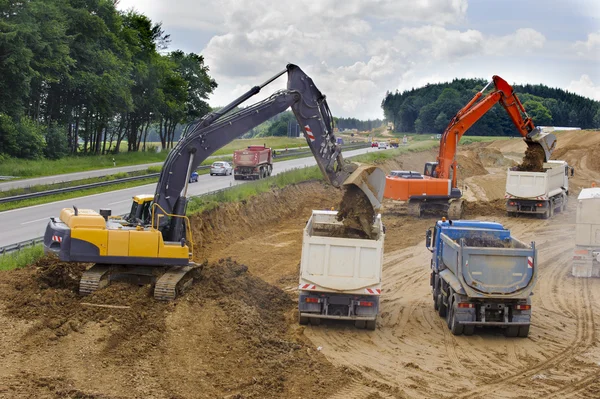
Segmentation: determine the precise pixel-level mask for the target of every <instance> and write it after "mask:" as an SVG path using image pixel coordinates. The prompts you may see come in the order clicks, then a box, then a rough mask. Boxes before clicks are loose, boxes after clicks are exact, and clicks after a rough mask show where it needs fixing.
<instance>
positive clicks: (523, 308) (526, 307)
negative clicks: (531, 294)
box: [515, 305, 531, 310]
mask: <svg viewBox="0 0 600 399" xmlns="http://www.w3.org/2000/svg"><path fill="white" fill-rule="evenodd" d="M515 309H517V310H530V309H531V305H516V306H515Z"/></svg>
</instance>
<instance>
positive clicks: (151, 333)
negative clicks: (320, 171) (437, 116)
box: [0, 132, 600, 399]
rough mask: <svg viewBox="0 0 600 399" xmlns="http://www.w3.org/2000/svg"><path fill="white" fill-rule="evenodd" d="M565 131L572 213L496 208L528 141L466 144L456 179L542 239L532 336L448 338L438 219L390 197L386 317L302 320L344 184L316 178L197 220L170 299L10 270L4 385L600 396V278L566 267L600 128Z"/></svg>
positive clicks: (483, 208) (474, 208)
mask: <svg viewBox="0 0 600 399" xmlns="http://www.w3.org/2000/svg"><path fill="white" fill-rule="evenodd" d="M558 140H559V146H558V150H557V152H559V155H560V157H561V159H566V160H567V161H568V162H570V163H572V164H573V165H575V168H576V175H575V177H574V178H573V179H572V183H571V184H572V189H571V201H570V202H569V206H568V209H567V211H566V212H565V213H563V214H561V213H558V214H556V215H555V217H554V218H553V219H551V220H539V219H533V218H527V217H522V218H507V217H505V216H504V212H503V206H502V201H503V200H502V196H503V194H504V191H503V187H504V177H503V174H504V171H505V170H506V167H507V166H509V165H512V164H514V163H516V162H518V161H519V159H518V154H519V153H520V154H523V151H524V148H525V147H524V144H523V143H522V142H521V141H520V140H518V139H515V140H508V141H502V142H495V143H492V144H474V145H471V146H467V147H465V148H462V149H461V156H462V158H461V159H460V162H461V165H463V168H462V169H461V172H464V173H463V175H462V176H461V177H460V179H459V181H460V183H461V185H463V186H467V187H468V189H467V191H465V196H466V197H467V199H471V200H477V202H474V203H472V205H471V206H469V207H467V212H468V217H469V218H478V219H483V220H495V221H499V222H502V223H504V224H505V225H506V226H507V227H509V228H510V229H511V230H512V232H513V234H514V235H515V236H516V237H517V238H519V239H521V240H522V241H525V242H529V241H535V242H536V245H537V248H538V251H539V257H540V259H539V268H540V269H539V280H538V285H537V286H536V289H535V295H534V296H533V321H532V327H531V331H530V335H529V337H528V338H525V339H523V338H511V339H509V338H506V337H505V336H504V335H503V333H502V330H501V329H478V330H476V333H475V335H473V336H471V337H464V336H459V337H455V336H453V335H452V334H451V333H450V332H449V330H448V328H447V326H446V323H445V321H444V320H442V319H441V318H440V317H439V316H438V315H437V313H436V312H435V311H434V309H433V303H432V298H431V291H430V288H429V261H430V253H429V252H428V251H427V250H426V248H425V247H424V243H423V241H424V240H423V238H424V232H425V229H426V228H428V227H430V226H431V225H432V224H433V223H434V221H435V219H434V218H429V219H413V218H410V217H406V216H404V215H403V214H402V212H401V211H400V212H398V210H397V208H394V207H393V206H386V207H385V208H384V214H383V220H384V223H385V224H386V226H387V231H388V234H387V236H386V243H385V249H386V253H385V259H384V262H385V264H384V271H383V279H384V285H383V293H382V313H381V315H380V318H379V320H378V325H377V330H376V331H373V332H369V331H365V330H356V329H355V328H354V327H353V326H352V325H349V324H346V323H333V322H328V323H324V324H322V325H321V326H318V327H315V326H308V327H300V326H298V325H297V322H296V320H295V311H294V308H295V301H296V298H297V294H296V290H295V289H296V287H297V275H298V264H299V261H300V249H301V237H302V228H303V227H304V224H305V222H306V220H307V219H308V216H309V215H310V210H311V209H326V208H329V207H331V206H335V205H336V204H337V202H339V199H340V192H339V191H337V190H335V189H333V188H331V187H328V186H325V185H323V184H322V183H317V182H313V183H307V184H301V185H297V186H293V187H290V188H288V189H285V190H283V191H281V192H275V193H270V194H266V195H265V196H261V198H257V199H253V200H251V201H248V202H247V203H245V204H235V205H225V206H223V207H222V208H221V209H219V210H217V211H213V212H211V213H209V214H205V215H202V216H201V217H198V218H195V219H194V229H195V230H194V232H195V237H196V238H197V241H198V242H197V243H196V244H197V245H196V246H197V253H196V258H197V260H198V261H202V260H204V259H207V260H208V264H207V265H206V266H205V269H204V270H203V271H202V272H201V278H200V279H199V281H198V282H197V283H196V284H195V285H194V286H193V288H192V291H191V292H189V293H188V294H186V295H185V296H184V297H182V298H180V299H178V300H177V301H175V302H173V303H170V304H159V303H156V302H153V301H152V300H151V299H150V298H149V289H148V287H142V288H137V287H132V286H128V285H125V284H116V285H113V286H111V287H109V288H108V289H106V290H104V291H102V292H98V293H96V294H94V295H92V296H90V297H87V298H80V297H78V295H76V294H75V293H74V292H73V286H72V284H73V281H75V279H76V277H77V273H78V270H76V269H74V270H67V272H66V273H65V272H60V271H59V272H57V271H56V270H55V269H53V266H52V265H45V264H38V265H36V266H35V267H33V266H32V267H29V268H26V269H23V270H19V271H13V272H7V273H2V274H1V275H0V336H1V337H2V339H1V340H0V366H1V367H0V397H1V398H4V397H6V398H12V397H45V398H46V397H47V398H71V397H77V398H132V397H155V398H163V397H170V398H196V397H207V398H208V397H211V398H212V397H228V398H266V397H274V398H288V397H289V398H305V397H306V398H308V397H328V398H334V399H342V398H369V399H376V398H424V397H425V398H507V399H517V398H531V397H548V398H597V397H600V382H598V381H600V380H599V377H600V347H599V346H598V335H597V325H596V320H600V319H598V317H600V315H599V314H598V312H599V311H598V309H597V307H595V306H594V304H595V303H597V301H599V300H600V280H596V279H575V278H573V277H571V276H570V269H571V264H570V260H571V256H572V252H571V251H572V248H573V245H574V243H573V240H574V218H575V206H576V204H575V203H576V201H574V198H575V196H576V195H577V193H578V191H579V189H580V188H581V187H582V186H589V184H590V182H591V181H592V180H596V181H598V180H599V179H600V167H599V166H600V165H598V156H597V155H598V154H597V152H598V151H599V149H600V132H569V133H561V134H559V136H558ZM431 160H435V153H434V152H431V151H428V152H424V153H411V154H407V155H406V156H403V158H402V159H401V160H399V161H397V162H395V163H390V164H386V165H382V166H384V167H385V168H386V169H388V170H389V169H397V168H404V169H412V170H421V169H422V166H423V163H424V162H425V161H431ZM599 182H600V181H599ZM486 201H489V202H486ZM257 231H258V232H259V233H258V234H256V232H257ZM223 258H228V259H225V260H223ZM242 264H243V265H246V266H247V268H248V270H246V268H245V267H244V266H242ZM60 270H63V269H60ZM79 272H80V271H79ZM84 302H88V303H93V304H110V305H117V306H125V307H126V308H123V309H117V308H108V309H107V308H96V307H90V306H89V305H85V304H84ZM318 348H319V349H318Z"/></svg>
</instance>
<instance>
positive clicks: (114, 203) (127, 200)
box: [108, 198, 131, 205]
mask: <svg viewBox="0 0 600 399" xmlns="http://www.w3.org/2000/svg"><path fill="white" fill-rule="evenodd" d="M129 201H131V200H130V199H129V198H128V199H126V200H123V201H117V202H111V203H109V204H108V205H116V204H122V203H123V202H129Z"/></svg>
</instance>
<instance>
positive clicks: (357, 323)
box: [354, 320, 367, 330]
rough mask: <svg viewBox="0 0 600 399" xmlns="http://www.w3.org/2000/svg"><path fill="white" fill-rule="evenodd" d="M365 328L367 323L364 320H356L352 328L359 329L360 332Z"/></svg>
mask: <svg viewBox="0 0 600 399" xmlns="http://www.w3.org/2000/svg"><path fill="white" fill-rule="evenodd" d="M366 326H367V323H366V321H365V320H356V321H355V322H354V327H356V328H360V329H361V330H362V329H364V328H365V327H366Z"/></svg>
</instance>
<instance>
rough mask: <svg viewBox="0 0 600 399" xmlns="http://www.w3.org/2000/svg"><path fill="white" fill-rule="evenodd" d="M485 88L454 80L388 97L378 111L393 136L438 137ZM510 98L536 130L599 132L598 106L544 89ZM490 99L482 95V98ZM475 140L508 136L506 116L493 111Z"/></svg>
mask: <svg viewBox="0 0 600 399" xmlns="http://www.w3.org/2000/svg"><path fill="white" fill-rule="evenodd" d="M487 83H488V82H487V81H486V80H484V79H454V80H453V81H452V82H448V83H438V84H428V85H426V86H424V87H421V88H418V89H414V88H413V89H411V90H407V91H403V92H398V91H396V92H395V93H391V92H387V93H386V95H385V97H384V99H383V101H382V103H381V107H382V108H383V113H384V116H385V118H386V120H387V121H390V122H393V124H394V129H395V130H396V131H397V132H407V133H442V132H443V131H444V129H445V128H446V126H447V125H448V123H449V122H450V119H451V118H452V117H453V116H454V115H456V113H457V112H458V111H459V110H460V109H461V108H462V107H464V106H465V105H466V104H467V103H468V102H469V101H470V100H471V99H472V98H473V96H474V95H475V94H476V93H477V92H478V91H480V90H481V89H482V88H483V87H484V86H485V85H486V84H487ZM513 88H514V90H515V93H516V94H517V96H518V97H519V99H520V100H521V102H522V103H523V107H524V108H525V110H526V112H527V114H528V115H529V116H530V117H531V118H532V119H533V122H534V124H535V125H537V126H563V127H565V126H573V127H581V128H582V129H592V128H599V127H600V102H598V101H594V100H591V99H589V98H586V97H582V96H580V95H577V94H573V93H570V92H568V91H565V90H562V89H556V88H551V87H548V86H544V85H530V84H528V85H515V86H513ZM487 93H489V89H488V91H486V93H484V95H485V94H487ZM469 133H470V134H473V135H480V136H508V135H514V134H515V128H514V125H513V124H512V122H511V120H510V118H509V117H508V115H507V114H506V111H505V110H504V109H503V108H502V106H500V105H496V106H494V107H493V108H492V109H491V110H490V111H488V112H487V114H485V115H484V116H483V117H482V118H481V119H480V120H479V121H478V122H477V123H476V124H475V125H474V126H473V127H472V128H471V129H470V131H469Z"/></svg>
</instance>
